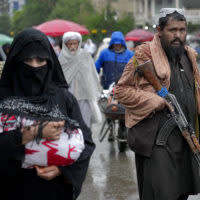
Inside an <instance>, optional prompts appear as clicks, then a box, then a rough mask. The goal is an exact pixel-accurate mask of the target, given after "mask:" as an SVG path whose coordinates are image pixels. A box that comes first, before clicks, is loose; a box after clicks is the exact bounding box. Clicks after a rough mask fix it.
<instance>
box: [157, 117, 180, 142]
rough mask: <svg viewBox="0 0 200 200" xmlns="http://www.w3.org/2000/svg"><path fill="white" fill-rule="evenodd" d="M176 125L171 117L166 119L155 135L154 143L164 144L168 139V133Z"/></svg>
mask: <svg viewBox="0 0 200 200" xmlns="http://www.w3.org/2000/svg"><path fill="white" fill-rule="evenodd" d="M176 126H177V124H176V122H175V121H174V119H173V118H172V117H171V118H170V119H168V120H167V121H166V122H165V123H164V125H163V126H162V128H161V129H160V131H159V132H158V136H157V139H156V145H159V146H165V145H166V143H167V139H168V137H169V135H170V134H171V132H172V130H173V129H174V128H175V127H176Z"/></svg>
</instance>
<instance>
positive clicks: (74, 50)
mask: <svg viewBox="0 0 200 200" xmlns="http://www.w3.org/2000/svg"><path fill="white" fill-rule="evenodd" d="M76 52H77V49H69V53H70V54H71V55H75V54H76Z"/></svg>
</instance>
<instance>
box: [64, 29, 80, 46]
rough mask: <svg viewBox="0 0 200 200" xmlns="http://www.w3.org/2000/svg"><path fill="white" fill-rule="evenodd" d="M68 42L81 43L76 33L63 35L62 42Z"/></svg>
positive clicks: (78, 34)
mask: <svg viewBox="0 0 200 200" xmlns="http://www.w3.org/2000/svg"><path fill="white" fill-rule="evenodd" d="M69 40H78V41H79V42H82V36H81V34H80V33H78V32H72V31H70V32H66V33H64V35H63V42H64V43H66V42H68V41H69Z"/></svg>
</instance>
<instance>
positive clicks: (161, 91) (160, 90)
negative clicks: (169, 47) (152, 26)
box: [136, 60, 200, 167]
mask: <svg viewBox="0 0 200 200" xmlns="http://www.w3.org/2000/svg"><path fill="white" fill-rule="evenodd" d="M136 72H138V73H139V74H140V75H142V76H144V78H145V79H146V80H147V81H148V82H149V83H150V84H151V85H152V86H153V87H154V88H155V89H156V91H157V94H158V95H160V96H161V97H163V98H165V99H166V105H167V107H168V108H169V111H170V113H171V116H172V117H173V119H174V120H175V122H176V124H177V126H178V127H179V129H180V131H181V133H182V135H183V137H184V138H185V140H186V141H187V143H188V145H189V147H190V149H191V151H192V152H193V154H194V157H195V159H196V161H197V163H198V166H199V167H200V145H199V142H198V139H197V137H196V135H195V132H194V130H193V128H192V127H191V125H190V124H189V123H188V121H187V119H186V117H185V115H184V113H183V111H182V109H181V107H180V105H179V103H178V102H177V99H176V97H175V95H173V94H171V93H169V92H168V91H167V89H166V88H165V87H163V86H162V85H161V83H160V81H159V79H158V77H157V75H156V72H155V69H154V66H153V63H152V61H151V60H149V61H147V62H145V63H144V64H142V65H138V66H137V69H136Z"/></svg>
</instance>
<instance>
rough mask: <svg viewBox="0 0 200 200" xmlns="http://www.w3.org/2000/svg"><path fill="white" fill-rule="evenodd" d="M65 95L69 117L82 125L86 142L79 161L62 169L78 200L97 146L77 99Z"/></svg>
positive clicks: (69, 94)
mask: <svg viewBox="0 0 200 200" xmlns="http://www.w3.org/2000/svg"><path fill="white" fill-rule="evenodd" d="M65 94H66V102H67V109H68V115H69V117H71V118H72V119H74V120H76V121H77V122H78V123H79V124H80V128H81V130H82V132H83V136H84V141H85V149H84V150H83V152H82V153H81V155H80V157H79V159H78V160H77V161H76V162H75V163H74V164H72V165H69V166H66V167H60V169H61V171H62V173H63V175H64V176H65V177H66V179H67V180H68V181H69V182H70V183H71V184H72V185H73V186H74V191H75V193H74V194H75V198H77V196H78V195H79V194H80V191H81V187H82V183H83V181H84V179H85V176H86V173H87V169H88V166H89V161H90V157H91V156H92V153H93V151H94V149H95V144H94V142H93V140H92V134H91V130H90V129H89V128H88V127H87V126H86V124H85V122H84V121H83V118H82V115H81V112H80V108H79V105H78V102H77V100H76V98H75V97H74V96H73V95H72V94H71V93H69V92H68V91H67V92H66V93H65Z"/></svg>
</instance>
